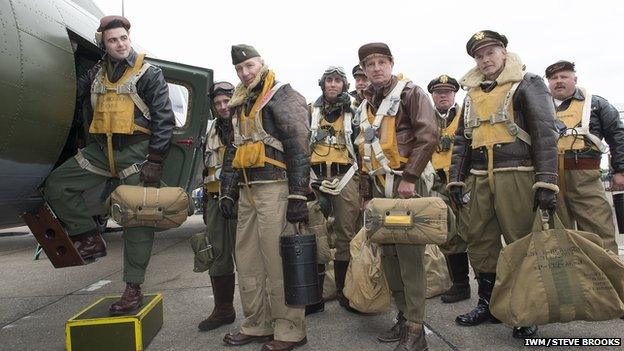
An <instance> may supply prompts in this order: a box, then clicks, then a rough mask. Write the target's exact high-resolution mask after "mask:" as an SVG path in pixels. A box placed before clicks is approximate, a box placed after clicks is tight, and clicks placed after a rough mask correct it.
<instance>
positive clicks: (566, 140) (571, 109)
mask: <svg viewBox="0 0 624 351" xmlns="http://www.w3.org/2000/svg"><path fill="white" fill-rule="evenodd" d="M579 89H580V90H581V92H582V93H583V96H585V99H584V100H577V99H572V100H571V101H570V105H569V106H568V108H567V109H566V110H564V111H557V118H558V119H559V120H560V121H561V122H562V123H563V124H564V125H565V126H566V128H567V129H566V131H565V134H564V135H563V136H561V137H559V141H558V142H557V148H558V149H559V154H564V153H565V152H566V151H579V150H583V149H585V148H586V147H588V146H589V147H591V148H592V149H593V150H595V151H600V152H602V153H605V152H606V151H607V147H606V146H605V144H604V143H603V141H602V140H601V139H600V138H598V137H597V136H595V135H593V134H591V132H590V131H589V120H590V118H591V100H592V95H591V94H589V93H587V91H586V90H585V89H583V88H579Z"/></svg>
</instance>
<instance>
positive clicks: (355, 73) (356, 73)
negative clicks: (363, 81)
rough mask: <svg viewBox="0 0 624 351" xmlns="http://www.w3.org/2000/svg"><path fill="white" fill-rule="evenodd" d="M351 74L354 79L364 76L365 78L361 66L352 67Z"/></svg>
mask: <svg viewBox="0 0 624 351" xmlns="http://www.w3.org/2000/svg"><path fill="white" fill-rule="evenodd" d="M351 74H352V75H353V78H355V77H357V76H365V77H366V73H364V70H363V69H362V66H360V65H359V64H357V65H355V66H353V69H352V70H351Z"/></svg>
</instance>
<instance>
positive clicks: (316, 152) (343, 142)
mask: <svg viewBox="0 0 624 351" xmlns="http://www.w3.org/2000/svg"><path fill="white" fill-rule="evenodd" d="M311 110H312V111H311V112H312V124H313V125H312V126H311V129H312V136H311V140H312V143H311V149H312V153H311V157H310V164H311V168H312V170H313V171H314V172H315V176H316V179H313V180H312V181H313V182H314V183H316V184H318V185H320V187H319V189H318V190H317V191H315V193H316V196H317V197H321V196H322V197H325V198H326V199H327V200H329V203H330V204H331V208H332V213H333V217H334V223H333V229H334V231H333V232H334V235H335V246H336V254H335V259H336V260H338V261H349V260H350V259H351V254H350V252H349V243H350V242H351V239H352V238H353V236H354V235H355V233H356V231H357V230H358V228H357V225H358V217H359V214H360V207H361V204H360V201H361V200H360V194H359V184H358V177H357V175H355V174H352V175H351V178H350V179H349V180H348V181H347V182H346V183H345V185H344V187H343V188H342V189H341V190H340V192H339V193H338V194H335V193H336V192H338V190H337V189H335V188H332V189H330V190H329V191H330V192H328V191H327V190H324V189H326V188H325V185H323V184H324V183H325V182H323V181H326V182H333V183H334V184H335V183H338V182H340V181H341V180H343V179H346V178H344V177H345V173H346V172H348V170H349V168H350V167H351V166H352V165H353V164H354V162H355V159H354V156H355V155H351V152H350V151H349V148H348V147H347V143H351V142H352V141H351V138H350V135H345V129H349V130H350V129H351V126H350V125H351V119H352V115H351V113H350V112H348V113H342V114H341V115H340V116H339V117H338V118H337V119H336V120H335V121H333V122H329V121H327V120H326V116H323V113H322V107H321V106H315V105H313V106H311ZM345 123H348V124H349V126H348V127H346V126H345ZM330 126H331V128H329V129H330V130H333V131H334V133H335V135H328V136H327V137H325V138H324V139H323V140H321V141H316V139H315V138H316V135H317V130H318V129H324V130H327V128H328V127H330ZM349 134H350V133H349ZM347 138H348V139H349V140H347ZM350 147H351V146H350ZM352 150H353V149H352ZM355 170H356V169H355V168H354V169H353V171H352V173H355ZM317 173H319V174H317ZM322 182H323V183H322ZM331 191H333V192H334V193H331ZM309 206H310V209H311V210H313V211H320V206H318V200H315V201H313V202H312V203H311V204H310V205H309ZM313 218H315V219H316V218H319V216H318V215H317V214H315V215H314V216H313ZM310 226H316V227H319V228H320V227H321V224H320V223H315V222H312V218H311V221H310ZM319 253H320V252H319ZM319 263H320V264H322V263H327V262H320V261H319Z"/></svg>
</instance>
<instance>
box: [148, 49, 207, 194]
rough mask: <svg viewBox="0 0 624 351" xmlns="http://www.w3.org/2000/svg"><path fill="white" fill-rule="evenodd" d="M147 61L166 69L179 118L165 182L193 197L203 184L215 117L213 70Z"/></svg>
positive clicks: (167, 161) (156, 60)
mask: <svg viewBox="0 0 624 351" xmlns="http://www.w3.org/2000/svg"><path fill="white" fill-rule="evenodd" d="M147 61H148V62H149V63H150V64H153V65H155V66H158V67H160V68H161V69H162V71H163V74H164V76H165V80H166V81H167V83H168V85H169V97H170V99H171V104H172V108H173V110H174V114H175V117H176V127H175V129H174V132H173V138H172V141H171V146H170V148H169V152H168V154H167V158H166V159H165V161H164V163H163V175H162V179H163V181H164V182H165V183H166V184H167V185H168V186H179V187H181V188H183V189H185V190H186V191H187V192H188V193H190V192H191V191H192V190H193V189H195V188H197V187H198V186H199V185H200V183H201V173H202V170H203V161H202V160H203V150H202V148H203V143H202V140H203V138H204V134H205V133H206V125H207V123H208V119H209V118H210V115H211V112H210V101H209V99H208V87H210V86H211V85H212V79H213V78H212V77H213V75H212V70H210V69H206V68H201V67H194V66H188V65H184V64H179V63H173V62H168V61H164V60H158V59H153V58H147Z"/></svg>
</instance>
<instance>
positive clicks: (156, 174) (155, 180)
mask: <svg viewBox="0 0 624 351" xmlns="http://www.w3.org/2000/svg"><path fill="white" fill-rule="evenodd" d="M161 173H162V164H161V163H159V162H153V161H147V162H145V163H144V164H143V167H141V173H140V174H139V179H140V180H141V183H143V186H145V187H155V188H157V187H158V186H159V185H160V174H161Z"/></svg>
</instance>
